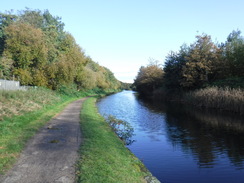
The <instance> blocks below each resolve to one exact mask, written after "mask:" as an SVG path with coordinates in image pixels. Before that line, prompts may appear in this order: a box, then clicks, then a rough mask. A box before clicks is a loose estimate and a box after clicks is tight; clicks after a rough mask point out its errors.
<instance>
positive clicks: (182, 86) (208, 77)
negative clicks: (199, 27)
mask: <svg viewBox="0 0 244 183" xmlns="http://www.w3.org/2000/svg"><path fill="white" fill-rule="evenodd" d="M133 85H134V88H135V89H136V90H137V91H138V92H139V93H140V94H141V95H144V96H147V97H153V96H154V97H156V98H159V97H160V98H163V99H166V100H182V99H186V97H185V98H184V96H185V94H186V93H187V100H189V99H190V98H191V99H193V98H194V100H195V101H193V102H192V103H196V99H197V98H199V97H196V96H200V95H199V92H198V94H197V95H196V93H194V92H196V91H199V89H203V88H209V87H213V86H215V87H218V88H224V90H216V89H215V91H216V92H217V93H219V94H217V95H225V97H221V96H220V97H219V98H222V99H223V98H228V96H229V93H232V94H233V96H234V95H236V97H234V98H233V97H232V98H233V104H234V103H235V105H236V103H239V104H240V105H239V107H238V110H236V111H237V112H239V111H242V112H243V113H244V91H243V89H242V88H244V38H243V37H242V36H241V32H240V31H233V32H232V33H230V34H229V36H228V37H227V40H226V42H225V43H220V44H218V43H214V42H213V41H212V40H211V36H209V35H206V34H202V35H198V36H196V41H195V42H194V43H192V44H191V45H190V46H187V45H186V44H183V45H182V46H181V47H180V50H179V51H178V52H170V53H169V54H168V56H167V57H166V60H165V63H164V66H163V67H162V65H161V64H159V62H157V61H153V62H151V63H150V64H149V65H147V66H142V67H141V68H140V70H139V72H138V75H137V77H136V79H135V82H134V84H133ZM206 91H207V90H205V91H203V90H201V92H202V93H205V94H206V93H208V92H206ZM209 91H212V90H209ZM223 91H226V93H225V94H223ZM216 92H215V93H216ZM189 94H190V95H191V96H192V97H189ZM205 96H206V97H203V98H202V99H203V100H209V98H207V94H206V95H205ZM229 98H231V97H229ZM222 99H221V100H222ZM211 100H212V99H211ZM225 101H226V100H225ZM216 103H218V106H213V107H216V108H222V107H221V105H219V104H220V103H222V102H221V101H218V102H216ZM207 105H209V104H206V105H205V104H204V103H202V105H201V106H207ZM229 106H230V105H229ZM227 108H228V106H227Z"/></svg>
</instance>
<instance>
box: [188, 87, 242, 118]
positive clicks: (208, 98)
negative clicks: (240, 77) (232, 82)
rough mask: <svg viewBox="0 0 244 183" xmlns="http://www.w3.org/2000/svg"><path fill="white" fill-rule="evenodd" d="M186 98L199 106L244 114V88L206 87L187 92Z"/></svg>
mask: <svg viewBox="0 0 244 183" xmlns="http://www.w3.org/2000/svg"><path fill="white" fill-rule="evenodd" d="M185 100H186V101H187V102H189V103H191V104H193V105H196V106H199V107H206V108H216V109H221V110H226V111H232V112H236V113H240V114H244V90H243V89H240V88H238V89H232V88H229V87H225V88H218V87H209V88H204V89H200V90H196V91H193V92H190V93H188V94H186V96H185Z"/></svg>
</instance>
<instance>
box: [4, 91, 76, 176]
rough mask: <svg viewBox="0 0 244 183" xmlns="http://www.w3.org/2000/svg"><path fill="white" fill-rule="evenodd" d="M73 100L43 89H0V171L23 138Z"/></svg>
mask: <svg viewBox="0 0 244 183" xmlns="http://www.w3.org/2000/svg"><path fill="white" fill-rule="evenodd" d="M74 99H75V98H74V97H67V96H62V95H59V94H57V93H55V92H53V91H50V90H47V89H36V90H28V91H0V174H2V173H4V171H6V170H7V169H9V168H10V167H11V165H12V164H13V163H14V162H15V160H16V159H17V157H18V156H19V154H20V152H21V151H22V150H23V148H24V145H25V143H26V142H27V140H28V139H29V138H30V137H32V136H33V135H34V134H35V133H36V132H37V130H38V129H39V128H40V127H41V126H43V125H44V124H45V123H46V122H48V121H49V120H50V119H51V118H52V117H53V116H54V115H56V114H57V113H59V112H60V111H61V110H63V109H64V107H65V106H66V105H67V104H68V103H70V102H71V101H73V100H74Z"/></svg>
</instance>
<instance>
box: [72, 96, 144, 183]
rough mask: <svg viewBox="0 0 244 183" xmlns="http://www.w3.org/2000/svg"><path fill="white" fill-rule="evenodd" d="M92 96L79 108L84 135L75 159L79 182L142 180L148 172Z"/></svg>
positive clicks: (125, 182)
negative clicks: (109, 122)
mask: <svg viewBox="0 0 244 183" xmlns="http://www.w3.org/2000/svg"><path fill="white" fill-rule="evenodd" d="M95 100H96V99H95V98H89V99H87V100H86V101H85V102H84V104H83V107H82V111H81V130H82V136H83V138H84V141H83V145H82V146H81V151H80V153H81V159H80V161H79V162H78V165H77V166H78V168H77V175H78V182H84V183H94V182H99V183H103V182H104V183H112V182H113V183H128V182H133V183H137V182H140V183H141V182H145V180H144V178H143V177H144V176H146V175H147V174H148V172H147V170H146V168H145V166H144V165H143V164H142V163H141V161H139V160H138V159H137V158H136V157H135V156H134V155H133V154H132V153H131V152H130V151H129V150H128V149H127V148H126V147H125V146H124V143H123V142H122V141H121V140H120V139H119V138H118V137H117V136H116V135H115V133H114V132H113V131H112V129H111V127H110V126H109V125H108V123H106V122H105V120H104V118H103V117H102V116H100V115H99V113H98V111H97V108H96V107H95Z"/></svg>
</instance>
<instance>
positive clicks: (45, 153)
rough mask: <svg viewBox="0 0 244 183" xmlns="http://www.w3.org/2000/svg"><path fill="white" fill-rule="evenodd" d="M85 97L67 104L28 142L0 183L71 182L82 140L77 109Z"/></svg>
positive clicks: (73, 179)
mask: <svg viewBox="0 0 244 183" xmlns="http://www.w3.org/2000/svg"><path fill="white" fill-rule="evenodd" d="M84 100H85V99H80V100H77V101H75V102H73V103H71V104H69V105H68V106H67V107H66V108H65V109H64V111H63V112H61V113H60V114H59V115H58V116H56V117H55V118H53V119H52V120H51V121H50V122H49V123H48V124H47V125H46V126H45V127H44V128H42V129H41V130H40V132H39V133H38V134H36V135H35V137H34V138H33V139H31V140H30V141H29V143H28V144H27V146H26V148H25V150H24V151H23V153H22V154H21V156H20V158H19V160H18V161H17V163H16V164H15V165H14V167H13V168H12V170H10V171H9V172H8V173H7V174H6V175H5V176H4V177H2V178H0V182H2V183H73V182H75V163H76V161H77V159H78V150H79V146H80V143H81V132H80V126H79V122H80V110H81V104H82V102H83V101H84Z"/></svg>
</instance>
